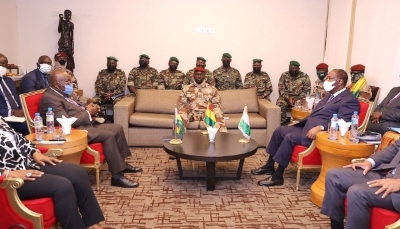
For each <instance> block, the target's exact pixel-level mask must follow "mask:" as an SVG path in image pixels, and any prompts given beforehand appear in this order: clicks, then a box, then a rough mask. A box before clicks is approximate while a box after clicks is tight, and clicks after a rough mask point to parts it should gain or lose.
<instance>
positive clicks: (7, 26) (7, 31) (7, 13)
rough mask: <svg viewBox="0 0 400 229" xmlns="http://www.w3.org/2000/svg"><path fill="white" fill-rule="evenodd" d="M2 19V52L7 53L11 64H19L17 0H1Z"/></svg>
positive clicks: (0, 16)
mask: <svg viewBox="0 0 400 229" xmlns="http://www.w3.org/2000/svg"><path fill="white" fill-rule="evenodd" d="M0 21H1V22H0V31H1V32H0V53H3V54H4V55H7V58H8V62H9V63H10V64H19V63H20V62H19V58H18V14H17V5H16V0H1V2H0Z"/></svg>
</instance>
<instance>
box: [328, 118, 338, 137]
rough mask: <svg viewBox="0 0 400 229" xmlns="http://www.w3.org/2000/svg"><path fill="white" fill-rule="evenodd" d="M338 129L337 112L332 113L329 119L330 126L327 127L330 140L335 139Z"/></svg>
mask: <svg viewBox="0 0 400 229" xmlns="http://www.w3.org/2000/svg"><path fill="white" fill-rule="evenodd" d="M338 129H339V119H338V117H337V114H333V117H332V119H331V127H330V129H329V139H330V140H337V132H338Z"/></svg>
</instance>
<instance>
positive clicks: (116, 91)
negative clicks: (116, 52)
mask: <svg viewBox="0 0 400 229" xmlns="http://www.w3.org/2000/svg"><path fill="white" fill-rule="evenodd" d="M117 62H118V59H117V58H115V57H113V56H109V57H107V69H103V70H101V71H100V72H99V74H98V75H97V79H96V82H95V84H94V91H95V93H96V96H95V97H93V102H95V103H100V104H110V103H113V104H115V103H116V102H118V101H119V100H121V99H122V97H123V96H124V95H125V84H126V75H125V72H124V71H122V70H121V69H117Z"/></svg>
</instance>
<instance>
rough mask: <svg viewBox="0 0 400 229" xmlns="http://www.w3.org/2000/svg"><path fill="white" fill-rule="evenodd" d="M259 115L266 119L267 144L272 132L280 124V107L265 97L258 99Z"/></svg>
mask: <svg viewBox="0 0 400 229" xmlns="http://www.w3.org/2000/svg"><path fill="white" fill-rule="evenodd" d="M258 109H259V112H260V115H261V116H262V117H264V118H265V119H266V120H267V144H268V143H269V141H270V140H271V136H272V133H273V132H274V130H275V129H276V128H278V126H280V125H281V108H280V107H278V106H277V105H275V104H273V103H271V102H270V101H268V100H266V99H259V100H258Z"/></svg>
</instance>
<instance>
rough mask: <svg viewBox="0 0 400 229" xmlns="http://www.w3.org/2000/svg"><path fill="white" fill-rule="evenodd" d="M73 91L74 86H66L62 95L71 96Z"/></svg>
mask: <svg viewBox="0 0 400 229" xmlns="http://www.w3.org/2000/svg"><path fill="white" fill-rule="evenodd" d="M73 91H74V86H73V85H72V84H66V85H65V89H64V94H66V95H71V94H72V92H73Z"/></svg>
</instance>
